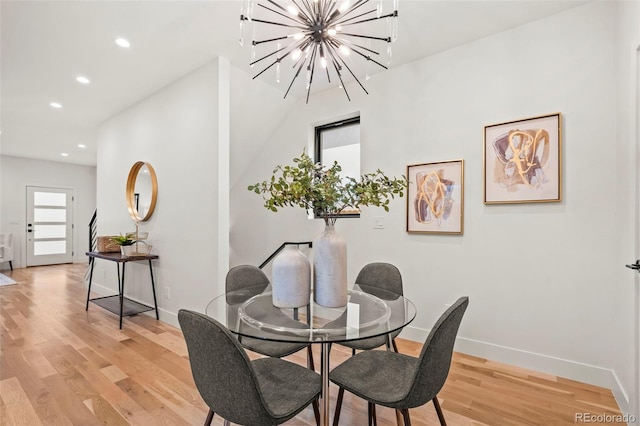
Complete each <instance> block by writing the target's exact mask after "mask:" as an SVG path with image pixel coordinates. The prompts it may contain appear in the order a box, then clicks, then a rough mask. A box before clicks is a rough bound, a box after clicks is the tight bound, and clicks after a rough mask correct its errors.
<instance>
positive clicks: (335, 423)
mask: <svg viewBox="0 0 640 426" xmlns="http://www.w3.org/2000/svg"><path fill="white" fill-rule="evenodd" d="M343 396H344V388H340V390H338V399H337V400H336V412H335V414H334V415H333V426H338V420H340V409H341V408H342V397H343Z"/></svg>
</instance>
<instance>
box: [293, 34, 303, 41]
mask: <svg viewBox="0 0 640 426" xmlns="http://www.w3.org/2000/svg"><path fill="white" fill-rule="evenodd" d="M291 37H293V38H294V39H295V40H301V39H302V37H304V34H302V33H297V34H294V35H293V36H291Z"/></svg>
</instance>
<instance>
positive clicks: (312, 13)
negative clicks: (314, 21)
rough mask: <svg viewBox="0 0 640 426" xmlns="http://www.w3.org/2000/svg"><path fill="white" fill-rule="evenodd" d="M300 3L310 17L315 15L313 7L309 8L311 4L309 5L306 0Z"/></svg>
mask: <svg viewBox="0 0 640 426" xmlns="http://www.w3.org/2000/svg"><path fill="white" fill-rule="evenodd" d="M300 1H301V2H302V4H303V5H304V7H306V8H307V13H308V14H309V15H310V16H314V15H315V11H314V10H313V7H312V6H311V4H309V2H308V1H307V0H300Z"/></svg>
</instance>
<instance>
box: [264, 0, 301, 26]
mask: <svg viewBox="0 0 640 426" xmlns="http://www.w3.org/2000/svg"><path fill="white" fill-rule="evenodd" d="M271 3H274V2H271ZM274 4H276V6H277V3H274ZM258 6H260V7H262V8H263V9H267V10H268V11H269V12H273V13H277V14H278V15H280V16H284V17H285V18H287V19H289V20H291V21H293V22H297V23H298V24H302V25H306V22H304V21H302V20H299V19H296V18H294V17H292V16H291V15H288V14H286V13H282V12H278V11H277V10H274V9H271V8H270V7H267V6H265V5H263V4H261V3H258ZM286 11H287V10H286V9H285V12H286Z"/></svg>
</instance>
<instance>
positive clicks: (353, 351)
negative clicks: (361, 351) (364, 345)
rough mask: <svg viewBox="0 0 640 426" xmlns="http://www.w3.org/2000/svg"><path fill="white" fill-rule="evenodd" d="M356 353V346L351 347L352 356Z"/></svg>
mask: <svg viewBox="0 0 640 426" xmlns="http://www.w3.org/2000/svg"><path fill="white" fill-rule="evenodd" d="M355 354H356V348H351V356H354V355H355Z"/></svg>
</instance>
